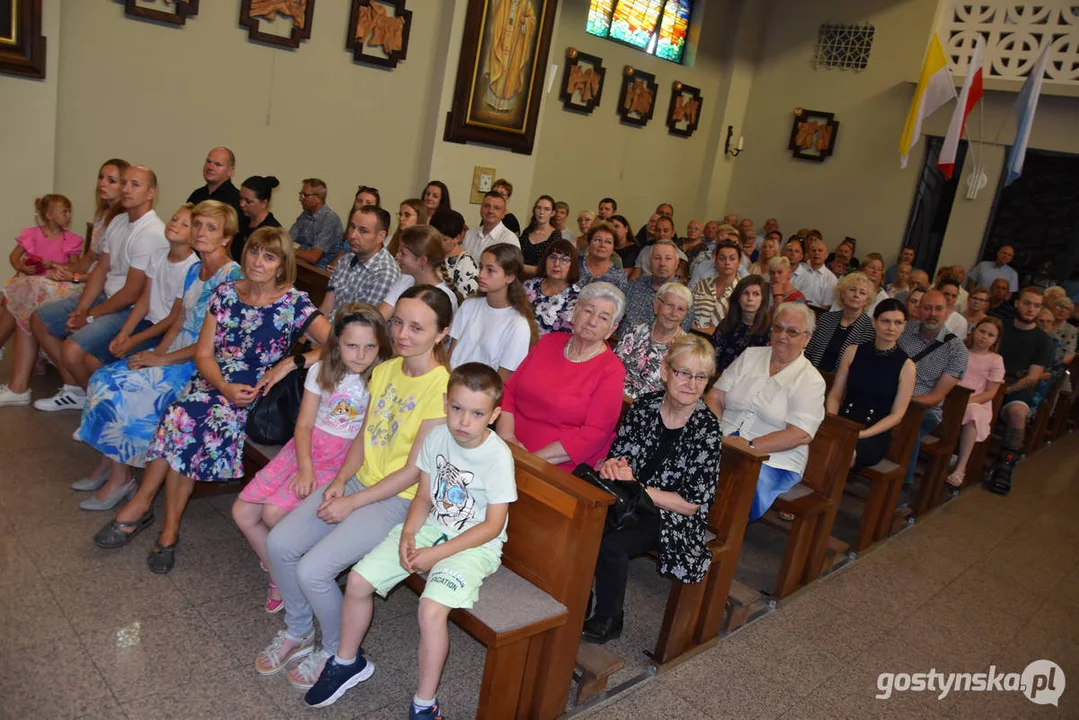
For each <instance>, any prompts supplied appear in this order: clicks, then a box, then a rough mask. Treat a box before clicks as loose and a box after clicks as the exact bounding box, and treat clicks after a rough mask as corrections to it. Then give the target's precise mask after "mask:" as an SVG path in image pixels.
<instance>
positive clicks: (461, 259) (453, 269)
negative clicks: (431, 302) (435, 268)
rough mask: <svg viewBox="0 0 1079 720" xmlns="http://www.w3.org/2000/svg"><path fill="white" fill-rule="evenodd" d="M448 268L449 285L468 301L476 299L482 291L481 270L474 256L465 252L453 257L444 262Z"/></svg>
mask: <svg viewBox="0 0 1079 720" xmlns="http://www.w3.org/2000/svg"><path fill="white" fill-rule="evenodd" d="M443 264H444V265H445V266H446V275H448V276H449V281H450V282H449V284H450V285H452V286H453V288H454V289H455V290H456V291H457V292H458V293H460V294H461V297H462V298H464V299H465V300H467V299H468V298H470V297H475V295H476V293H477V292H479V289H480V269H479V267H478V266H477V265H476V261H475V260H473V259H472V256H471V255H469V254H468V253H466V252H464V253H461V254H460V255H453V256H451V257H448V258H446V259H445V260H444V261H443Z"/></svg>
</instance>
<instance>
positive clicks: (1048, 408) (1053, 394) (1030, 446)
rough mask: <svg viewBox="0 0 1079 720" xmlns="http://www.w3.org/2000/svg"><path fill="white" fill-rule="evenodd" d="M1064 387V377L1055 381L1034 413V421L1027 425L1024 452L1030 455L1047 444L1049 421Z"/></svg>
mask: <svg viewBox="0 0 1079 720" xmlns="http://www.w3.org/2000/svg"><path fill="white" fill-rule="evenodd" d="M1062 387H1064V377H1063V376H1061V377H1058V378H1057V379H1056V380H1054V381H1053V385H1052V387H1051V388H1050V389H1049V392H1048V393H1047V394H1046V396H1045V399H1044V400H1042V402H1041V405H1039V406H1038V409H1037V411H1036V412H1035V413H1034V419H1033V420H1031V421H1030V422H1029V423H1028V425H1027V433H1026V438H1025V439H1024V441H1023V452H1024V453H1026V454H1027V455H1030V454H1031V453H1032V452H1034V451H1035V450H1038V449H1039V448H1041V446H1042V445H1044V444H1045V433H1046V430H1047V429H1048V428H1049V419H1050V418H1051V417H1052V415H1053V407H1054V406H1055V405H1056V402H1057V397H1058V396H1059V395H1060V389H1061V388H1062Z"/></svg>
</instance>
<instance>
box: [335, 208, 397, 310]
mask: <svg viewBox="0 0 1079 720" xmlns="http://www.w3.org/2000/svg"><path fill="white" fill-rule="evenodd" d="M389 230H390V214H389V213H388V212H386V211H385V210H383V209H382V208H379V207H375V206H374V205H364V206H363V207H361V208H360V209H359V210H356V211H355V212H353V213H352V217H351V218H349V222H348V233H347V238H348V248H349V251H348V252H346V253H345V254H344V255H342V256H341V258H340V259H339V260H338V261H337V266H336V267H335V268H334V270H333V274H332V275H330V282H329V284H328V285H327V286H326V297H325V298H324V299H323V300H322V307H320V308H319V309H320V310H321V311H322V314H323V315H325V316H326V317H327V318H329V319H330V320H331V321H332V320H333V313H334V311H335V310H336V309H337V308H338V307H340V306H342V305H345V304H347V303H357V302H364V303H369V304H371V305H374V306H375V307H376V308H377V307H378V306H379V305H381V304H382V301H383V300H385V299H386V294H387V293H388V292H389V291H390V287H391V286H392V285H393V284H394V283H395V282H397V279H398V278H399V277H401V270H400V268H399V267H397V262H396V261H395V260H394V259H393V257H392V256H391V255H390V253H389V252H387V251H386V249H385V247H383V243H384V242H385V240H386V234H387V233H388V232H389Z"/></svg>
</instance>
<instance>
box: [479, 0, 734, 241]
mask: <svg viewBox="0 0 1079 720" xmlns="http://www.w3.org/2000/svg"><path fill="white" fill-rule="evenodd" d="M737 4H738V3H737V2H733V1H731V2H725V1H724V0H709V1H708V2H707V3H704V4H703V7H702V9H703V14H702V16H701V26H700V28H701V29H700V38H703V39H706V40H707V41H703V40H702V42H701V43H700V45H699V47H698V48H697V50H696V53H695V57H694V58H693V59H692V64H691V65H678V64H675V63H672V62H669V61H667V60H661V59H659V58H656V57H652V56H649V55H646V54H644V53H643V52H640V51H638V50H635V49H633V48H630V47H628V46H625V45H621V44H619V43H616V42H613V41H611V40H607V39H605V38H599V37H596V36H594V35H589V34H588V33H586V32H585V24H586V21H587V16H588V6H589V3H588V0H564V1H563V2H562V3H561V10H560V12H561V16H560V18H559V22H558V26H557V31H556V32H555V34H554V39H553V43H552V45H551V62H552V63H554V64H557V65H558V66H559V67H558V71H557V73H556V80H555V82H554V87H553V88H552V90H551V92H550V94H548V95H546V97H545V99H544V105H543V108H542V110H541V113H540V114H541V116H542V123H543V124H542V126H541V131H542V138H541V142H540V143H538V144H537V147H536V158H535V175H534V177H533V179H532V182H531V193H530V194H529V195H527V196H521V197H519V196H518V195H519V194H518V193H517V192H516V191H515V193H514V209H515V211H516V212H517V215H518V217H527V216H528V214H529V212H530V209H531V206H532V202H533V200H534V199H535V196H536V195H539V194H541V193H547V194H550V195H553V196H554V197H555V198H556V199H558V200H564V201H566V202H568V203H569V204H570V207H571V209H572V214H573V215H574V216H576V213H577V212H578V211H579V210H582V209H591V210H595V209H596V206H597V204H598V202H599V199H600V198H601V197H604V196H607V195H609V196H611V197H613V198H615V199H616V200H617V201H618V210H619V213H621V214H623V215H625V216H626V218H627V219H628V220H629V221H630V223H631V225H632V226H633V229H634V231H636V229H637V228H638V227H639V226H640V225H641V224H642V223H644V222H645V221H646V220H647V219H648V216H649V215H650V214H651V212H652V210H653V209H654V208H655V206H656V205H657V204H659V203H660V202H661V201H668V202H672V203H673V204H674V206H675V222H676V224H677V226H678V229H679V232H684V228H685V223H686V222H687V221H688V220H689V219H690V218H691V217H693V216H699V215H700V214H701V213H703V212H704V211H705V210H706V209H707V207H706V204H705V200H706V197H707V187H708V185H709V182H710V178H711V176H712V167H713V161H714V157H715V145H716V142H717V140H716V134H717V132H718V130H717V129H716V125H717V123H716V119H717V116H721V115H722V107H723V104H724V103H725V97H726V90H727V88H726V87H725V83H724V75H723V73H724V70H725V66H724V63H723V57H724V52H725V50H724V42H723V40H724V39H725V38H726V36H727V34H728V33H729V32H730V30H731V27H730V25H729V23H728V22H727V20H728V17H729V15H730V13H731V12H732V9H731V8H732V6H735V5H737ZM567 47H575V48H577V49H578V50H580V51H581V52H586V53H589V54H592V55H597V56H599V57H601V58H603V66H604V67H605V68H606V69H607V74H606V79H605V81H604V85H603V96H602V99H601V102H600V105H599V107H597V108H596V109H595V110H594V111H593V112H592V114H591V115H581V114H578V113H575V112H569V111H567V110H565V109H564V108H563V106H562V103H561V101H560V100H559V98H558V84H559V82H561V79H562V72H563V66H564V64H565V52H566V48H567ZM625 65H631V66H632V67H634V68H638V69H641V70H644V71H646V72H650V73H653V74H655V76H656V82H657V84H658V85H659V91H658V93H657V97H656V107H655V112H654V114H653V117H652V119H651V120H650V121H649V123H648V124H647V125H646V126H645V127H644V128H638V127H633V126H629V125H623V124H622V123H621V122H620V118H619V116H618V114H617V113H616V108H617V105H618V95H619V91H620V89H621V83H622V72H623V67H624V66H625ZM675 80H680V81H681V82H682V83H684V84H686V85H692V86H695V87H699V88H700V90H701V95H702V97H703V104H702V110H701V122H700V126H699V127H698V129H697V131H696V132H695V133H694V134H693V136H692V137H690V138H681V137H678V136H675V135H671V134H669V133H668V130H667V126H666V114H667V107H668V104H669V102H670V98H671V83H672V82H673V81H675ZM499 171H500V174H501V168H500V169H499Z"/></svg>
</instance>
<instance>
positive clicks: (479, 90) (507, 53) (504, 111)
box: [443, 0, 557, 155]
mask: <svg viewBox="0 0 1079 720" xmlns="http://www.w3.org/2000/svg"><path fill="white" fill-rule="evenodd" d="M556 4H557V3H556V2H555V0H468V10H467V12H466V14H465V32H464V38H463V39H462V40H461V59H460V61H459V63H458V65H457V82H456V84H455V86H454V93H453V107H452V108H451V109H450V111H449V112H448V113H447V114H446V129H445V132H444V133H443V140H447V141H449V142H460V143H464V142H478V143H485V144H488V145H497V146H499V147H504V148H508V149H510V150H513V151H514V152H519V153H524V154H526V155H531V154H532V145H533V142H534V140H535V137H536V121H537V119H538V118H539V107H540V100H541V98H542V96H543V80H544V76H545V74H546V70H547V54H548V51H549V50H550V47H551V32H552V30H553V27H554V16H555V9H556Z"/></svg>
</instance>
